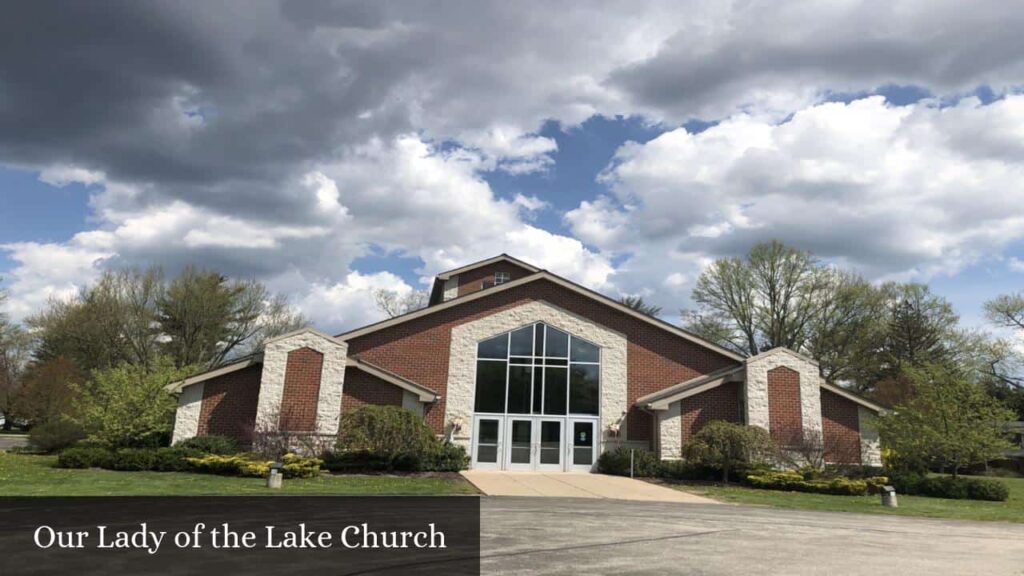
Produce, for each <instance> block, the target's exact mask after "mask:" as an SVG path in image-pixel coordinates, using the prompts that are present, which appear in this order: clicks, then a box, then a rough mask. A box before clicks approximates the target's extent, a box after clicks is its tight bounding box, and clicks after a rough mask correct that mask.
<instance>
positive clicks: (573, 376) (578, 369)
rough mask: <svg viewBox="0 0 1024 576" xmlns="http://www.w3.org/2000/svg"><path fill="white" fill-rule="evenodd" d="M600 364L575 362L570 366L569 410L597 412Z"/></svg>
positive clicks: (586, 412) (587, 412)
mask: <svg viewBox="0 0 1024 576" xmlns="http://www.w3.org/2000/svg"><path fill="white" fill-rule="evenodd" d="M599 378H600V366H598V365H597V364H573V365H572V366H570V367H569V412H571V413H572V414H595V415H596V414H597V407H598V390H599V388H600V387H599V386H598V382H599Z"/></svg>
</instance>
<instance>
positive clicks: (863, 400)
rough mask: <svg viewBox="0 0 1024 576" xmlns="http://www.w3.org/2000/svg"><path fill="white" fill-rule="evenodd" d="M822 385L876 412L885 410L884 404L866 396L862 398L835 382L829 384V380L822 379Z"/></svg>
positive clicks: (879, 412)
mask: <svg viewBox="0 0 1024 576" xmlns="http://www.w3.org/2000/svg"><path fill="white" fill-rule="evenodd" d="M821 387H822V388H824V389H825V390H828V391H829V392H832V393H834V394H836V395H838V396H842V397H843V398H846V399H847V400H849V401H851V402H855V403H857V404H859V405H861V406H863V407H864V408H867V409H868V410H871V411H872V412H875V413H876V414H881V413H883V412H885V407H884V406H881V405H879V404H875V403H874V402H872V401H870V400H868V399H866V398H861V397H860V396H858V395H856V394H854V393H852V392H850V391H849V390H845V389H844V388H842V387H840V386H836V385H835V384H829V383H828V382H825V381H824V380H822V381H821Z"/></svg>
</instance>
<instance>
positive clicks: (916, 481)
mask: <svg viewBox="0 0 1024 576" xmlns="http://www.w3.org/2000/svg"><path fill="white" fill-rule="evenodd" d="M892 481H893V486H895V488H896V491H897V492H899V493H902V494H911V495H917V496H931V497H933V498H948V499H952V500H988V501H991V502H1004V501H1006V500H1007V499H1008V498H1009V497H1010V490H1009V489H1008V488H1007V487H1006V484H1004V483H1003V482H1000V481H999V480H996V479H993V478H967V477H963V476H960V477H957V478H953V477H952V476H924V475H920V474H901V475H897V476H895V477H894V478H893V479H892Z"/></svg>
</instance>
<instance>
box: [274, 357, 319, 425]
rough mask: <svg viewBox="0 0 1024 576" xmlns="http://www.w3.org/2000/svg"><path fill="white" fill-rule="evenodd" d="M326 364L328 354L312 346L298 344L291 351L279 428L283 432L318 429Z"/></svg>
mask: <svg viewBox="0 0 1024 576" xmlns="http://www.w3.org/2000/svg"><path fill="white" fill-rule="evenodd" d="M323 367H324V355H323V354H321V353H320V352H317V351H316V350H313V349H312V348H298V349H296V350H292V351H291V352H288V365H287V366H286V367H285V371H284V392H283V393H282V395H281V414H280V416H279V421H278V422H279V423H278V429H279V430H281V431H282V432H312V431H314V430H316V409H317V404H318V402H319V400H320V376H321V374H322V372H323Z"/></svg>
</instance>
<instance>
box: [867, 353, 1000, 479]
mask: <svg viewBox="0 0 1024 576" xmlns="http://www.w3.org/2000/svg"><path fill="white" fill-rule="evenodd" d="M903 375H904V376H905V377H906V378H908V379H909V380H911V381H912V382H913V387H914V394H913V396H912V397H911V399H910V400H909V401H908V402H907V403H906V404H904V405H900V406H897V407H896V408H895V410H894V411H893V412H892V413H891V414H889V415H887V416H884V417H882V418H880V419H879V432H880V435H881V440H882V445H883V446H884V447H885V448H887V449H889V450H891V451H892V452H893V454H894V461H895V462H896V463H897V468H902V469H905V470H910V471H922V470H925V469H929V468H939V469H940V470H949V471H950V472H952V474H953V476H954V477H956V475H957V474H958V473H959V471H960V470H962V469H964V468H967V467H969V466H972V465H976V464H983V463H986V462H989V461H990V460H994V459H997V458H1000V457H1002V456H1003V455H1004V453H1005V451H1006V450H1008V449H1009V448H1010V443H1009V442H1008V441H1007V439H1006V433H1005V424H1006V422H1008V421H1010V420H1011V419H1012V417H1013V412H1012V411H1011V410H1009V409H1008V408H1006V406H1005V405H1003V404H1002V403H1001V402H999V401H998V400H996V399H995V398H992V397H991V396H989V395H988V394H987V393H986V392H985V389H984V387H983V386H982V385H980V384H979V383H978V382H977V381H974V380H972V379H971V378H970V374H969V373H967V372H965V371H963V370H962V369H961V368H959V367H956V366H950V365H948V364H925V365H923V366H920V367H917V366H909V365H907V366H904V367H903Z"/></svg>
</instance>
